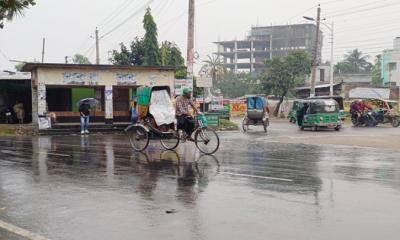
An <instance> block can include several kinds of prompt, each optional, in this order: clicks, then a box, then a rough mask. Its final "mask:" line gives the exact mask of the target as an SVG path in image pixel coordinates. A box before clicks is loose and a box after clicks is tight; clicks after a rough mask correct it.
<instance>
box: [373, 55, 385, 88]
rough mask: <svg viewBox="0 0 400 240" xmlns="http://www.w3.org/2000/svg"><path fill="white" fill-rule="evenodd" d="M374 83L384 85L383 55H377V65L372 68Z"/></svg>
mask: <svg viewBox="0 0 400 240" xmlns="http://www.w3.org/2000/svg"><path fill="white" fill-rule="evenodd" d="M371 74H372V83H373V84H375V85H382V84H383V80H382V55H380V54H379V55H377V56H376V58H375V64H374V65H373V66H372V70H371Z"/></svg>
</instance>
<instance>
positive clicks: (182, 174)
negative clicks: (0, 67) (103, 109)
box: [0, 133, 400, 239]
mask: <svg viewBox="0 0 400 240" xmlns="http://www.w3.org/2000/svg"><path fill="white" fill-rule="evenodd" d="M221 137H222V142H223V143H224V144H223V145H222V146H221V150H220V152H219V153H217V154H216V155H215V156H204V155H200V154H199V153H198V151H196V149H195V148H194V147H193V145H192V144H190V143H186V144H182V145H181V147H180V148H179V149H178V150H177V151H164V150H162V148H161V145H160V144H159V143H157V142H152V143H151V144H150V146H149V149H148V151H146V152H143V153H137V152H134V151H132V150H131V149H130V148H129V143H128V142H127V140H126V139H125V138H124V136H95V135H93V136H78V137H77V136H66V137H48V136H43V137H38V138H2V139H0V144H1V146H0V208H2V207H4V208H5V209H6V210H5V211H2V212H0V219H4V220H7V221H9V222H12V223H15V224H18V225H19V226H25V227H26V228H28V229H30V230H32V231H33V230H35V231H39V233H41V234H42V235H45V236H47V237H49V238H51V239H52V238H54V239H131V238H140V239H160V238H163V239H228V238H229V239H243V238H249V239H265V236H266V235H268V236H270V237H271V239H288V238H296V239H322V238H324V239H338V238H347V237H348V236H360V237H357V239H358V238H361V237H362V239H376V238H375V237H377V234H375V233H380V232H383V234H380V235H379V236H381V237H382V236H383V238H384V239H392V238H391V236H393V234H394V233H395V232H396V231H397V230H395V229H396V228H395V225H396V224H397V222H398V221H396V219H397V220H398V219H400V212H399V211H398V210H397V209H398V208H396V206H397V202H398V200H400V194H399V192H400V191H399V190H400V188H399V186H400V165H399V161H398V159H400V158H399V157H400V154H399V153H396V152H395V153H393V152H389V151H384V150H376V149H375V150H366V149H360V148H353V147H338V146H312V145H299V144H279V143H271V142H268V141H257V140H254V139H255V138H252V136H251V135H248V136H245V137H243V135H241V134H238V133H230V134H222V136H221ZM378 196H379V197H378ZM365 199H368V201H365ZM360 212H363V214H362V215H360V214H359V213H360ZM382 214H384V215H382ZM382 216H385V217H382ZM377 217H379V218H380V225H379V226H376V225H375V219H376V218H377ZM358 222H362V226H361V224H358ZM65 223H69V224H65ZM350 226H351V227H350ZM365 226H367V227H370V228H371V229H373V228H374V229H375V231H372V230H371V231H364V232H363V231H360V229H361V228H364V227H365ZM339 228H340V229H342V231H341V232H340V233H337V232H334V231H332V229H339ZM377 228H378V229H377ZM287 229H291V231H287ZM0 234H1V232H0ZM322 236H324V237H322ZM326 236H328V237H326ZM0 237H1V235H0ZM385 237H386V238H385Z"/></svg>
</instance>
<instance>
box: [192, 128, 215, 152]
mask: <svg viewBox="0 0 400 240" xmlns="http://www.w3.org/2000/svg"><path fill="white" fill-rule="evenodd" d="M194 141H195V144H196V147H197V148H198V149H199V150H200V152H202V153H204V154H214V153H215V152H216V151H218V148H219V144H220V143H219V137H218V134H217V133H216V132H215V131H214V130H211V129H207V128H205V129H198V130H197V131H196V132H195V134H194Z"/></svg>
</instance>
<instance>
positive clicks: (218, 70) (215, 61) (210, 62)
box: [200, 55, 226, 86]
mask: <svg viewBox="0 0 400 240" xmlns="http://www.w3.org/2000/svg"><path fill="white" fill-rule="evenodd" d="M203 63H204V65H203V66H202V67H201V69H200V73H202V72H205V73H207V74H208V75H210V76H211V77H212V80H213V86H216V85H217V84H218V82H219V81H220V80H221V79H223V77H224V75H225V73H226V68H225V66H224V63H223V61H222V60H221V58H220V57H219V56H215V55H212V56H210V55H208V56H207V60H205V61H203Z"/></svg>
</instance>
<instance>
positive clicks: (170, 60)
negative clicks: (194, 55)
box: [160, 41, 185, 66]
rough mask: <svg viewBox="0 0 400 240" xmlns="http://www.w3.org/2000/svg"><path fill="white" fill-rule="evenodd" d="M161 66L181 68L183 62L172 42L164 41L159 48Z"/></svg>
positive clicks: (180, 54) (180, 53)
mask: <svg viewBox="0 0 400 240" xmlns="http://www.w3.org/2000/svg"><path fill="white" fill-rule="evenodd" d="M160 55H161V65H162V66H183V65H184V62H185V60H184V59H183V57H182V52H181V50H180V49H179V47H178V46H177V45H176V44H175V43H172V42H169V41H164V42H163V43H162V44H161V47H160Z"/></svg>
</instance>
